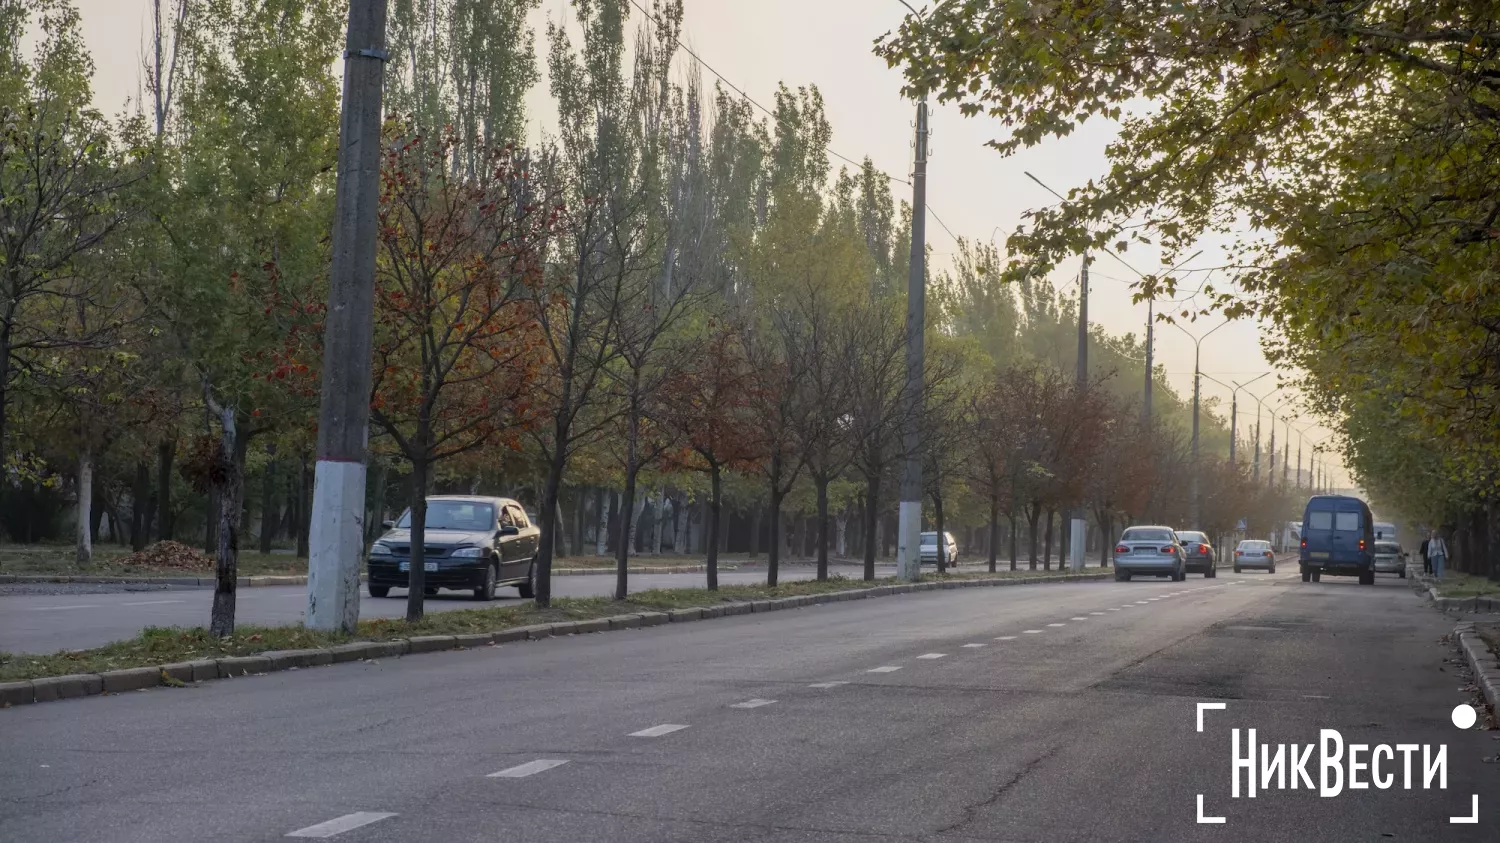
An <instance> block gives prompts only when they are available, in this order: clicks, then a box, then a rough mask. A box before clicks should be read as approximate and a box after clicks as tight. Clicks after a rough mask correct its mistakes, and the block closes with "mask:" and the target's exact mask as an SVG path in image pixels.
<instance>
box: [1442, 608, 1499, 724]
mask: <svg viewBox="0 0 1500 843" xmlns="http://www.w3.org/2000/svg"><path fill="white" fill-rule="evenodd" d="M1453 636H1454V637H1455V638H1457V639H1458V648H1459V649H1460V650H1462V651H1463V654H1464V659H1465V660H1467V661H1468V663H1469V669H1470V670H1471V671H1473V672H1474V684H1475V685H1478V686H1479V688H1480V690H1481V691H1483V692H1484V699H1485V701H1486V702H1488V703H1489V704H1490V710H1491V711H1493V712H1495V713H1496V714H1497V715H1500V660H1497V658H1496V656H1495V654H1494V653H1492V652H1490V648H1489V646H1488V645H1486V644H1485V642H1484V639H1483V638H1480V637H1479V633H1477V632H1475V631H1474V624H1472V623H1461V624H1459V625H1458V627H1457V628H1456V629H1454V630H1453Z"/></svg>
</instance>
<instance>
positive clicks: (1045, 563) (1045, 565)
mask: <svg viewBox="0 0 1500 843" xmlns="http://www.w3.org/2000/svg"><path fill="white" fill-rule="evenodd" d="M1056 515H1057V510H1055V509H1048V510H1047V529H1046V531H1045V532H1044V533H1042V536H1043V542H1044V544H1043V546H1042V570H1043V571H1050V570H1052V519H1053V518H1054V517H1055V516H1056Z"/></svg>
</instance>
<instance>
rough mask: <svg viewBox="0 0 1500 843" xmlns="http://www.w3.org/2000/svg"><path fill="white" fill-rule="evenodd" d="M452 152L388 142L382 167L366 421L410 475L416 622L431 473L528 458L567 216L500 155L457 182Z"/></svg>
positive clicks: (508, 154) (514, 157)
mask: <svg viewBox="0 0 1500 843" xmlns="http://www.w3.org/2000/svg"><path fill="white" fill-rule="evenodd" d="M457 152H458V150H457V144H456V143H455V142H454V141H453V140H451V139H447V140H443V141H441V142H438V143H429V142H426V141H425V140H424V139H423V138H420V137H401V138H396V139H394V140H392V141H390V149H389V151H388V152H387V153H386V155H385V161H384V164H383V166H382V168H381V202H380V232H379V250H380V251H379V261H378V264H377V270H376V294H375V355H374V359H375V364H374V365H375V371H374V380H373V383H372V390H371V400H370V415H371V419H372V420H373V421H374V422H375V424H376V425H378V426H379V427H380V429H381V430H383V431H384V432H385V433H386V434H387V435H388V436H390V438H391V440H392V441H393V442H394V444H395V447H396V449H397V450H398V451H399V453H400V455H401V457H402V458H404V459H405V460H406V461H407V462H409V463H410V464H411V467H412V495H411V565H410V568H411V572H410V580H409V590H408V596H407V606H406V618H407V620H409V621H416V620H419V619H421V617H422V613H423V596H424V582H423V580H424V577H423V571H424V566H423V538H424V534H425V531H426V517H427V499H426V493H427V487H428V484H429V481H430V479H431V476H432V467H433V465H434V464H435V463H438V462H440V461H442V460H446V459H449V458H451V457H455V456H458V455H460V454H465V453H470V452H473V451H475V450H476V449H479V448H483V447H485V446H488V445H492V444H496V443H499V444H501V445H503V446H506V447H510V448H512V449H518V448H519V447H520V445H519V441H518V437H519V435H520V432H521V431H522V430H523V429H524V426H525V425H527V424H529V423H530V421H531V416H532V414H531V409H530V407H529V405H528V403H527V401H526V395H527V393H528V391H529V387H530V386H531V385H532V383H533V382H534V380H535V378H536V375H537V372H538V370H539V368H540V365H541V361H542V354H541V349H540V342H541V337H540V333H539V331H538V329H537V319H536V314H535V311H534V307H535V305H534V297H533V292H534V289H535V288H536V287H537V286H538V285H539V284H540V283H541V278H542V272H543V263H542V261H543V258H542V254H543V249H544V243H545V240H546V236H547V234H548V232H549V231H550V230H551V227H552V225H553V224H554V222H555V220H556V214H557V210H556V209H555V208H554V207H552V206H551V203H549V202H548V201H547V200H546V199H544V198H543V197H540V196H538V195H536V188H535V185H534V183H533V182H532V180H531V179H530V177H529V173H528V172H527V161H526V160H525V158H524V157H523V156H521V155H520V154H518V153H517V152H516V151H515V150H514V149H513V148H511V147H505V148H501V149H495V150H491V151H490V152H489V154H488V156H487V161H486V164H487V166H485V167H483V168H482V169H480V170H479V171H478V172H477V173H476V174H475V175H474V176H473V177H468V176H465V175H462V174H456V173H455V169H454V168H453V167H452V161H451V157H452V156H453V155H455V154H457Z"/></svg>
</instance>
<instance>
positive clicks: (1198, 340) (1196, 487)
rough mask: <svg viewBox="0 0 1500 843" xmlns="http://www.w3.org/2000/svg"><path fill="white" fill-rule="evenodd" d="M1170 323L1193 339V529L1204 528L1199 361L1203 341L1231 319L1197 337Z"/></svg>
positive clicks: (1201, 376) (1200, 368)
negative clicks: (1199, 435) (1199, 450)
mask: <svg viewBox="0 0 1500 843" xmlns="http://www.w3.org/2000/svg"><path fill="white" fill-rule="evenodd" d="M1170 324H1172V325H1173V326H1174V327H1176V328H1177V330H1179V331H1181V332H1183V333H1184V334H1187V336H1188V338H1189V339H1191V340H1192V341H1193V483H1192V486H1193V490H1192V496H1193V499H1192V504H1193V512H1192V520H1193V529H1194V530H1199V529H1202V527H1203V525H1202V523H1200V522H1201V520H1202V514H1203V498H1202V493H1203V490H1202V482H1201V480H1200V478H1199V475H1200V474H1202V473H1203V472H1202V470H1201V469H1202V466H1201V465H1200V464H1199V461H1198V409H1199V406H1200V404H1201V403H1202V402H1201V401H1200V400H1199V397H1200V393H1201V392H1202V384H1203V374H1202V367H1201V366H1200V365H1199V363H1200V362H1201V354H1202V351H1203V341H1204V340H1206V339H1208V338H1209V336H1210V335H1212V334H1213V332H1214V331H1217V330H1219V329H1220V328H1222V327H1224V326H1225V325H1228V324H1229V320H1227V319H1226V320H1225V321H1223V322H1220V323H1219V324H1218V325H1215V326H1214V327H1213V328H1211V329H1209V331H1208V333H1206V334H1204V335H1203V336H1201V337H1195V336H1193V335H1192V333H1191V332H1189V331H1188V329H1187V328H1184V327H1182V326H1181V325H1178V324H1177V323H1176V322H1172V323H1170Z"/></svg>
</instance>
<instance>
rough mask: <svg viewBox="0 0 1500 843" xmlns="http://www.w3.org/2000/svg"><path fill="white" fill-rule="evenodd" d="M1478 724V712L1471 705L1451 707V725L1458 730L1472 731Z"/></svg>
mask: <svg viewBox="0 0 1500 843" xmlns="http://www.w3.org/2000/svg"><path fill="white" fill-rule="evenodd" d="M1478 722H1479V712H1477V711H1475V710H1474V706H1472V705H1462V704H1460V705H1455V706H1454V707H1453V725H1455V726H1457V727H1458V728H1460V729H1472V728H1474V724H1475V723H1478Z"/></svg>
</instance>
